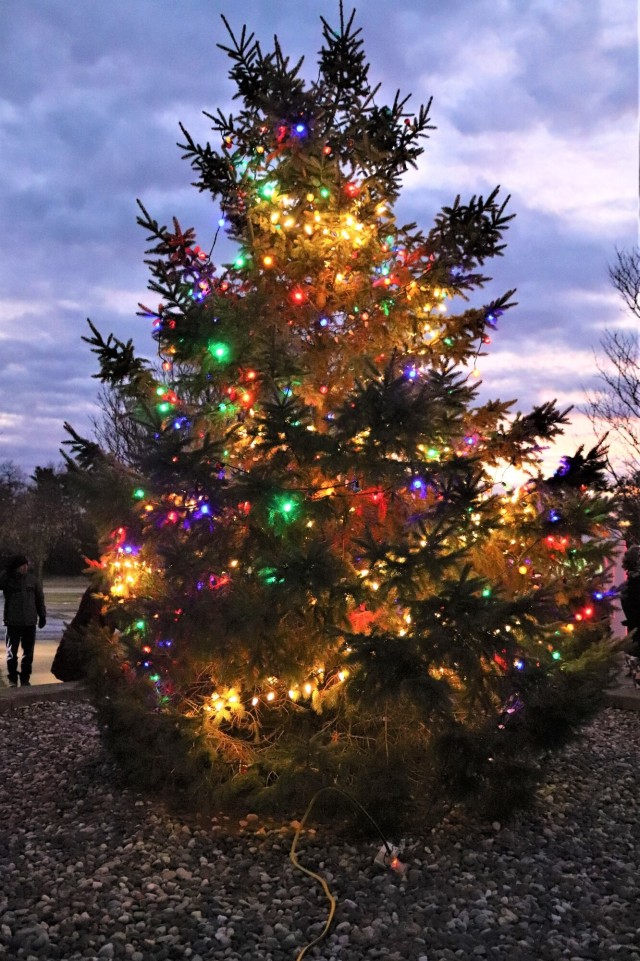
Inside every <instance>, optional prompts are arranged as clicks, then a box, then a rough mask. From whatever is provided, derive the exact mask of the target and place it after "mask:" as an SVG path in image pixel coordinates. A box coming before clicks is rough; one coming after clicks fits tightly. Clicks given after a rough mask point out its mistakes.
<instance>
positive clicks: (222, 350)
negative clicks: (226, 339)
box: [209, 342, 229, 361]
mask: <svg viewBox="0 0 640 961" xmlns="http://www.w3.org/2000/svg"><path fill="white" fill-rule="evenodd" d="M209 353H210V354H212V355H213V356H214V357H215V359H216V360H219V361H223V360H226V359H227V357H228V356H229V348H228V346H227V344H222V343H220V342H218V343H215V344H209Z"/></svg>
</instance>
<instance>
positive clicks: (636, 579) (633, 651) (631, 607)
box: [620, 544, 640, 688]
mask: <svg viewBox="0 0 640 961" xmlns="http://www.w3.org/2000/svg"><path fill="white" fill-rule="evenodd" d="M622 566H623V568H624V570H625V573H626V575H627V578H626V580H625V582H624V584H623V585H622V587H621V588H620V606H621V607H622V610H623V613H624V617H625V619H624V621H623V622H622V623H623V624H624V625H625V626H626V628H627V635H628V636H629V639H630V641H631V643H630V644H628V645H627V647H626V648H625V649H624V650H625V658H624V661H625V667H626V670H627V674H629V675H630V676H631V677H632V678H633V683H634V684H635V686H636V687H638V688H640V546H638V544H632V545H631V547H630V548H629V549H628V550H627V551H626V552H625V555H624V557H623V558H622Z"/></svg>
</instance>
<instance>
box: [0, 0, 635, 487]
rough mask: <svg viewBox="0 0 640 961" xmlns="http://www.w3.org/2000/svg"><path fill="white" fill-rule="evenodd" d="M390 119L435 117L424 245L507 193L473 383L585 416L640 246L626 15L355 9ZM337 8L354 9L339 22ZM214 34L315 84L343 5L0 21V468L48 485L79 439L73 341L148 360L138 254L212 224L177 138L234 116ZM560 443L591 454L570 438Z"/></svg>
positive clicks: (365, 2) (115, 9)
mask: <svg viewBox="0 0 640 961" xmlns="http://www.w3.org/2000/svg"><path fill="white" fill-rule="evenodd" d="M355 6H356V8H357V11H358V13H357V23H358V24H359V25H361V26H362V29H363V37H364V40H365V46H366V50H367V52H368V55H369V58H370V60H371V63H372V77H373V78H374V79H375V80H379V81H381V82H382V92H381V100H382V102H384V100H385V99H391V98H392V97H393V94H394V93H395V90H396V89H397V88H400V90H401V91H403V92H404V93H411V94H412V95H413V103H415V105H416V106H417V105H418V104H419V103H420V102H424V101H426V100H428V99H429V97H431V96H433V108H432V118H433V122H434V123H435V124H436V126H437V130H435V131H434V132H433V133H432V135H431V138H430V140H428V141H426V151H425V154H424V155H423V157H422V160H421V164H420V168H419V170H418V171H417V172H411V173H410V174H409V175H407V178H406V180H405V190H404V192H403V196H402V201H401V204H400V206H399V211H398V213H399V216H400V219H402V220H416V221H417V222H418V224H419V225H420V226H421V227H423V228H424V229H428V228H429V226H430V225H431V222H432V220H433V216H434V214H435V213H437V211H438V209H439V208H440V206H441V205H442V204H443V203H447V202H449V201H450V200H451V199H453V197H454V196H455V195H456V194H457V193H461V194H462V196H463V197H469V196H470V195H471V194H474V193H485V194H486V193H487V192H488V191H489V190H491V189H492V188H493V187H494V186H495V185H497V184H501V185H502V188H503V190H504V191H505V193H509V194H511V197H512V200H511V209H512V211H513V212H515V213H516V214H517V218H516V220H515V221H514V222H513V225H512V228H511V229H510V231H509V234H508V236H507V239H508V241H509V247H508V250H507V251H506V255H505V257H504V258H503V260H502V261H500V262H499V264H498V267H497V269H495V270H494V278H495V286H494V287H493V288H492V292H495V293H499V292H501V291H502V290H504V289H507V288H510V287H517V289H518V295H517V300H518V303H519V306H518V307H517V308H516V309H515V310H514V311H510V312H509V314H508V315H507V317H505V318H504V322H503V323H502V327H501V329H500V330H499V331H498V333H497V334H496V335H495V337H494V338H493V341H494V342H493V344H492V345H491V353H490V355H489V356H488V357H486V358H485V359H484V360H483V361H482V362H481V365H480V367H481V371H482V375H483V390H484V391H485V393H486V394H487V395H489V396H492V397H501V398H502V399H507V398H509V399H510V398H514V397H516V398H518V405H517V409H521V410H527V409H528V408H530V407H531V405H532V404H534V403H539V402H542V401H544V400H550V399H552V398H558V400H559V401H560V402H561V403H563V404H583V403H584V402H585V395H584V391H585V388H589V387H591V388H593V385H594V383H595V372H596V368H595V361H594V351H596V350H597V349H598V347H599V342H600V339H601V337H602V334H603V331H604V330H605V328H609V329H611V328H613V327H614V326H616V325H619V324H624V323H625V322H626V323H629V322H630V320H629V318H628V317H625V314H624V312H623V310H622V306H621V304H620V302H619V301H618V299H617V298H616V295H615V293H614V292H613V290H612V289H611V287H610V284H609V281H608V277H607V266H608V264H609V263H611V262H612V260H613V259H614V256H615V250H616V247H618V248H626V247H629V246H631V245H634V244H635V243H636V242H637V239H638V236H637V229H638V64H637V60H638V27H637V16H638V15H637V4H636V0H562V2H559V0H447V2H446V3H444V2H442V0H394V2H393V3H389V2H388V0H387V2H382V0H359V2H356V3H355ZM345 7H346V9H347V10H349V11H350V10H351V4H350V3H349V2H348V0H345ZM221 13H223V14H225V16H226V17H227V18H228V19H229V21H230V22H231V24H232V25H233V26H235V27H240V26H241V25H242V23H243V22H245V23H247V25H248V26H249V27H250V28H251V29H252V30H254V31H255V33H256V35H257V36H258V37H259V38H260V39H261V40H262V41H263V42H264V46H266V47H269V46H270V43H271V38H272V36H273V35H274V34H277V35H278V36H279V38H280V40H281V43H282V45H283V47H284V49H285V52H287V53H289V54H290V55H291V56H292V57H298V56H299V55H302V54H305V55H306V69H305V75H306V76H307V77H308V78H312V77H313V76H314V74H315V62H316V53H317V50H318V48H319V47H320V45H321V27H320V19H319V18H320V14H322V15H324V16H325V17H326V18H327V19H328V20H329V21H330V22H333V23H335V22H337V14H338V0H322V2H321V0H277V2H276V0H244V3H243V4H241V5H240V4H235V3H231V2H230V0H109V2H108V3H105V2H104V0H82V3H72V2H69V0H29V2H28V3H23V2H20V0H4V2H3V3H2V4H1V5H0V223H1V225H2V238H3V242H2V256H1V257H0V275H1V283H0V462H4V461H7V460H13V461H15V462H17V463H18V464H19V465H20V466H22V467H23V468H24V469H25V470H27V471H31V470H32V469H33V467H34V466H35V465H37V464H40V465H44V464H47V463H52V462H59V460H60V456H59V449H60V445H61V441H62V440H63V439H64V431H63V427H62V424H63V422H64V421H65V420H68V421H70V422H71V423H72V424H73V425H74V426H75V427H76V428H77V429H78V430H80V431H81V432H82V431H86V430H88V425H89V422H90V418H91V415H92V412H93V413H95V398H96V393H97V381H96V380H93V379H92V374H93V373H95V370H96V367H95V364H94V358H93V356H92V355H91V353H90V351H89V349H88V347H87V345H86V344H84V343H83V342H82V340H81V337H82V335H83V334H85V333H86V332H87V328H86V318H87V317H90V318H91V320H92V321H93V322H94V323H95V324H96V326H97V327H98V328H99V329H100V330H101V331H103V332H104V333H108V332H109V331H113V332H114V333H115V334H116V335H117V336H119V337H120V338H122V339H129V338H132V339H133V341H134V343H135V344H136V346H137V347H138V349H139V350H140V352H141V353H147V354H148V353H149V352H150V351H152V342H151V340H150V337H149V331H148V322H146V321H144V320H142V319H141V318H137V317H136V316H135V311H136V305H137V303H138V301H139V300H145V299H146V291H145V288H146V282H147V274H146V268H145V267H144V265H143V262H142V261H143V253H144V247H145V243H144V239H145V238H144V233H143V232H142V231H141V230H140V228H139V227H137V226H136V223H135V219H136V203H135V201H136V198H140V199H141V200H142V201H143V203H144V204H145V206H146V207H147V208H148V209H149V210H150V211H151V213H152V214H153V215H154V216H155V217H156V218H157V219H158V220H160V221H162V222H167V220H169V219H170V218H171V217H172V216H173V215H174V214H175V215H177V216H178V218H179V220H180V221H181V223H182V224H183V226H189V225H192V226H195V227H196V228H197V230H198V235H199V241H200V243H201V245H202V246H203V247H205V248H206V249H208V247H209V246H210V244H211V241H212V238H213V234H214V232H215V226H216V221H217V210H216V209H215V207H214V205H213V204H212V203H211V201H210V200H208V199H207V198H206V197H205V196H203V195H200V194H198V193H197V191H196V190H195V189H194V188H192V187H190V186H189V183H190V180H191V176H190V174H191V171H190V169H189V167H188V165H187V163H186V162H185V161H182V160H181V159H180V151H179V150H178V148H177V147H176V145H175V144H176V140H177V139H178V137H179V129H178V121H182V122H183V123H185V125H186V126H187V128H188V129H190V131H191V132H192V133H193V134H194V136H196V139H200V140H205V139H207V137H208V135H209V126H208V122H207V120H206V118H204V117H203V116H202V110H210V111H215V110H216V109H217V108H218V107H222V108H223V109H227V110H228V109H229V108H230V103H231V100H230V98H231V95H232V93H233V89H232V87H231V85H230V82H229V81H228V79H227V70H228V63H227V60H226V58H225V56H224V55H223V54H222V52H221V51H219V50H218V49H217V48H216V43H217V42H224V40H225V33H224V28H223V25H222V21H221V19H220V14H221ZM574 421H575V425H574V428H573V431H572V436H571V437H570V438H569V439H568V440H567V444H566V445H565V446H566V447H568V448H573V446H575V444H574V441H575V439H576V438H578V439H583V438H584V437H586V438H587V440H588V441H590V440H592V435H591V434H589V433H585V431H586V425H585V422H584V418H581V417H580V416H576V417H575V418H574Z"/></svg>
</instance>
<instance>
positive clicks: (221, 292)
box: [68, 8, 610, 808]
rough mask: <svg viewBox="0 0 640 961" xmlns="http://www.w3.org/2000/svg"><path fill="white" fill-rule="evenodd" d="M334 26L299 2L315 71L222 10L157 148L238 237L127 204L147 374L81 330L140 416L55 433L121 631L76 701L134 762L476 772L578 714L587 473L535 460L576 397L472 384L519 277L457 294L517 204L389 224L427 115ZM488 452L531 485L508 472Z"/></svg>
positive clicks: (417, 775)
mask: <svg viewBox="0 0 640 961" xmlns="http://www.w3.org/2000/svg"><path fill="white" fill-rule="evenodd" d="M353 19H354V18H353V15H351V17H350V18H348V19H346V18H345V17H344V15H343V12H342V8H341V10H340V25H339V27H338V28H337V29H335V30H334V29H333V28H332V27H330V26H329V24H328V23H327V22H326V21H324V20H323V21H322V23H323V46H322V49H321V51H320V57H319V72H318V78H317V80H315V81H314V82H312V83H310V84H305V82H304V81H303V79H302V78H301V66H302V62H301V61H300V62H297V63H295V64H292V63H291V62H290V61H289V59H288V58H287V57H285V55H284V53H283V52H282V50H281V48H280V46H279V44H278V41H277V40H276V41H275V46H274V49H273V50H272V51H271V52H269V53H266V52H264V50H263V48H262V46H261V45H260V44H259V42H257V41H256V40H255V39H254V37H253V35H250V34H248V33H247V31H246V29H245V28H243V29H242V31H241V32H240V34H239V35H236V34H234V33H233V31H232V30H231V28H229V26H228V25H227V29H228V33H229V38H230V39H229V42H228V45H227V46H223V47H222V49H223V50H224V51H225V53H226V54H227V55H228V57H229V58H230V60H231V70H230V77H231V79H232V80H233V81H234V83H235V85H236V88H237V97H238V98H239V100H240V108H239V109H238V111H237V112H236V113H235V114H232V115H230V116H225V115H224V114H223V113H221V112H218V113H216V114H213V115H208V116H210V119H211V120H212V123H213V130H214V132H215V135H216V142H215V143H214V144H213V145H212V144H209V143H206V144H204V145H201V144H198V143H196V142H195V141H194V139H193V138H192V137H191V136H190V134H189V133H188V132H187V131H186V130H185V129H184V128H182V133H183V143H182V144H181V145H180V146H181V147H182V149H183V151H184V155H185V157H186V158H188V160H189V161H190V163H191V167H192V169H193V171H194V172H195V176H196V181H195V186H197V188H198V189H199V190H200V191H202V192H205V193H207V194H209V195H210V196H211V197H212V198H213V199H214V200H216V201H217V202H218V203H219V205H220V208H221V212H222V223H223V225H224V230H225V231H226V233H227V235H228V236H229V237H230V238H231V240H232V241H234V242H235V245H236V247H237V252H236V255H235V259H234V260H233V262H231V263H228V264H225V265H223V266H222V267H221V268H219V269H218V268H216V267H215V266H214V264H213V262H212V261H211V259H210V255H209V254H207V253H206V251H205V250H204V249H202V248H200V247H199V246H197V244H196V237H195V236H194V232H193V231H192V230H183V229H182V228H181V226H180V224H179V223H178V221H177V220H174V222H173V225H172V226H171V227H167V226H162V225H160V224H159V223H158V222H157V221H156V220H154V219H153V217H152V216H151V215H150V214H149V213H148V212H147V211H146V209H145V208H144V207H143V206H142V205H140V206H141V214H140V216H139V223H140V224H141V225H142V227H143V228H144V229H145V231H146V232H147V234H148V237H149V239H150V243H151V248H150V250H149V260H148V261H147V262H148V264H149V267H150V271H151V282H150V289H151V290H152V291H153V292H154V293H155V294H156V295H158V296H159V298H160V304H159V306H158V307H157V308H148V307H145V306H142V305H141V315H142V316H143V317H146V318H148V320H149V321H150V322H151V324H152V325H153V332H154V337H155V340H156V341H157V345H158V351H159V357H160V366H161V369H159V370H158V371H156V370H154V369H153V367H152V366H151V365H149V364H148V363H146V362H144V361H142V360H141V359H140V358H138V357H137V356H136V354H135V351H134V348H133V345H132V343H131V341H129V342H127V343H123V342H121V341H119V340H118V339H117V338H114V337H113V336H109V337H108V338H107V339H104V338H103V337H102V335H101V334H100V333H99V332H98V331H97V329H96V328H95V327H93V326H92V327H91V336H89V337H88V338H87V340H88V342H89V343H90V345H91V348H92V350H93V351H94V352H95V353H96V354H97V356H98V358H99V361H100V374H99V376H100V379H101V381H102V383H103V385H104V386H105V387H106V389H107V390H108V391H112V392H113V395H114V397H115V399H116V401H115V405H114V409H116V408H117V409H118V411H119V412H120V413H121V412H122V410H126V411H128V412H129V414H130V416H131V418H132V420H133V421H134V423H135V430H133V431H132V432H131V433H130V435H129V436H130V438H133V440H132V441H131V442H128V444H127V450H126V457H124V458H122V459H121V460H118V459H117V458H116V457H114V456H113V453H110V452H108V451H104V450H101V449H100V447H99V446H98V445H97V444H96V443H94V442H91V441H87V440H85V439H83V438H81V437H80V436H78V435H77V434H76V433H75V432H74V431H73V430H72V428H68V429H69V430H70V432H71V435H72V437H71V440H70V441H69V443H70V445H71V448H72V452H73V457H74V461H73V463H74V464H75V465H76V468H77V469H78V470H79V471H82V472H83V473H84V475H85V478H86V480H87V482H88V483H89V484H90V485H93V489H94V491H95V492H96V495H97V497H96V517H97V518H98V520H99V521H100V523H101V525H102V528H103V530H104V531H105V541H104V555H103V558H102V560H101V576H106V578H107V582H108V593H109V597H110V603H111V611H110V615H109V616H110V618H111V622H112V623H113V622H114V621H115V622H117V623H118V625H119V627H120V634H119V635H116V636H117V637H119V640H118V641H117V642H114V641H113V640H111V641H109V642H108V643H107V641H106V640H105V642H104V645H103V647H104V649H106V650H108V658H107V659H102V660H101V661H100V665H101V671H102V673H101V675H100V679H99V692H100V696H99V706H100V708H101V710H102V712H103V717H104V720H105V721H106V722H107V725H108V730H109V731H110V738H111V741H112V744H113V746H114V748H115V749H116V750H117V751H119V753H120V755H121V757H122V760H123V763H125V764H128V765H129V767H130V770H131V772H132V773H135V774H136V775H137V776H138V777H139V778H143V779H144V778H146V780H147V782H148V783H150V784H151V783H159V782H160V779H161V778H164V777H169V776H170V777H172V778H173V781H174V782H177V781H179V782H180V783H181V784H182V785H183V786H186V785H188V784H190V785H197V787H198V788H201V787H202V784H203V779H204V781H205V782H206V783H207V784H208V788H209V791H210V792H212V791H213V787H212V785H213V784H215V783H219V784H227V783H228V784H230V785H232V786H239V787H241V789H242V790H245V791H247V792H249V791H250V790H251V791H253V793H252V794H251V795H250V797H251V802H250V803H252V804H257V803H259V802H260V799H261V798H263V797H264V796H265V795H269V793H270V792H273V793H275V794H278V791H280V794H279V796H280V797H282V795H283V793H284V791H285V787H284V786H285V785H286V786H287V787H286V789H287V790H291V791H292V792H293V795H292V797H294V798H301V797H303V796H305V795H306V796H308V794H309V792H310V791H311V790H312V789H314V788H316V787H318V786H319V785H320V784H323V783H334V782H336V783H339V784H341V785H342V786H343V787H345V788H347V789H349V790H352V791H354V792H355V793H356V794H358V793H359V792H360V793H361V794H362V793H363V792H364V793H366V794H367V795H368V798H369V800H370V801H371V802H372V803H373V797H372V796H373V794H375V788H374V787H373V783H374V782H373V780H372V778H373V775H372V772H374V771H376V772H378V774H379V777H377V780H376V781H375V783H376V784H378V793H379V795H380V806H381V808H383V807H385V806H386V807H387V808H389V801H390V799H392V798H395V801H394V803H395V802H396V801H397V806H398V808H399V807H400V806H401V803H402V802H403V801H404V802H407V801H408V799H409V795H410V794H413V796H414V798H415V796H416V794H417V793H419V792H418V791H417V790H416V784H420V783H422V784H423V786H424V785H425V784H427V783H430V782H429V779H430V778H431V779H432V778H433V777H434V776H435V774H436V773H437V774H438V776H439V777H444V776H446V777H448V778H449V781H450V783H451V784H453V783H454V782H455V783H456V784H457V785H458V786H464V785H465V784H466V785H467V786H473V787H474V790H477V789H478V785H482V784H484V785H487V786H488V790H489V791H491V790H494V792H495V788H494V787H492V785H494V784H495V783H496V781H495V778H493V775H494V773H495V772H498V774H497V775H496V777H499V773H500V772H503V773H504V772H511V773H512V772H513V771H514V770H520V769H522V770H524V763H525V762H524V761H523V758H526V757H528V756H529V754H528V752H529V751H530V749H531V747H532V745H534V744H542V743H547V742H548V741H549V731H548V728H545V725H544V723H543V722H544V719H545V717H548V716H549V714H548V712H549V705H550V704H553V705H554V706H556V707H557V706H558V705H559V706H560V707H561V710H559V711H558V710H555V711H554V715H553V716H554V724H558V725H560V726H561V727H562V729H563V730H564V728H566V727H569V726H570V723H571V722H573V721H574V720H575V719H576V718H577V715H578V714H579V703H580V698H579V697H578V696H577V693H578V686H579V685H578V680H580V679H581V683H582V682H584V683H583V684H582V687H581V688H580V690H581V691H584V690H585V689H586V688H585V684H586V681H585V677H586V676H587V674H585V670H586V665H587V664H590V665H593V663H595V662H598V657H599V656H600V654H601V651H602V647H601V646H598V642H599V641H600V640H602V638H604V637H605V636H606V632H607V627H606V625H607V620H606V614H607V598H606V595H607V583H606V563H605V561H606V557H607V552H608V550H609V547H610V544H609V542H608V541H607V540H606V537H607V534H608V530H609V527H608V525H609V505H608V501H607V495H606V493H603V492H602V491H600V490H599V489H598V485H593V484H592V483H591V481H593V479H594V476H595V475H594V472H593V470H592V471H591V475H590V481H589V483H590V485H591V486H587V484H581V483H575V484H574V483H569V480H570V479H571V480H573V475H572V476H571V478H570V477H569V474H570V472H568V471H565V472H564V474H563V473H562V471H561V472H560V474H559V475H558V476H557V477H556V478H551V479H548V480H547V481H545V480H543V479H541V478H540V476H538V465H539V457H540V452H541V450H542V449H543V448H544V446H545V445H547V444H548V442H549V441H551V440H552V439H554V438H555V437H557V436H558V435H559V434H560V433H561V431H562V427H563V425H564V424H566V423H567V414H568V411H562V410H559V409H558V408H557V406H556V404H555V402H551V403H544V404H542V405H540V406H538V407H536V408H535V409H534V410H533V411H532V412H531V413H529V414H524V415H523V414H519V413H518V414H514V413H513V406H514V402H512V401H509V402H501V401H489V402H485V403H481V402H480V401H479V399H478V391H479V381H478V380H477V377H475V376H474V374H475V361H476V359H477V357H478V356H479V355H480V354H481V353H482V352H483V350H484V349H485V346H486V345H487V344H488V343H489V341H490V335H491V334H492V333H493V331H494V330H495V328H496V327H497V325H498V322H499V318H500V317H501V316H502V315H503V314H504V313H505V311H507V310H508V309H509V308H511V307H512V306H513V300H512V297H513V293H514V291H511V290H509V291H506V292H505V293H504V294H503V295H502V296H500V297H498V298H497V299H494V300H492V301H491V302H490V303H486V304H483V305H480V306H473V305H472V298H473V296H474V295H475V294H477V292H478V291H481V290H482V288H483V287H484V286H485V284H486V283H487V281H488V280H489V278H488V277H487V276H486V275H485V273H484V268H485V264H486V263H487V262H488V261H490V260H491V259H492V258H494V257H498V256H501V255H502V253H503V249H504V242H503V238H504V234H505V231H506V230H507V229H508V225H509V221H510V219H511V217H512V216H513V215H512V214H510V213H507V211H506V203H507V201H506V200H503V199H502V198H501V197H500V195H499V190H498V189H495V190H493V191H492V192H491V193H490V194H489V195H488V196H487V197H483V196H474V197H472V198H471V199H470V200H469V201H468V202H464V201H462V200H461V199H460V197H457V198H456V199H455V200H454V201H453V203H452V204H451V205H450V206H446V207H444V208H443V209H442V210H441V211H440V213H439V214H437V216H436V218H435V223H434V226H433V227H432V228H431V230H430V231H429V232H428V233H423V232H422V231H421V230H420V229H418V228H417V227H416V225H415V224H407V225H401V224H399V223H398V222H397V220H396V217H395V214H394V203H395V201H396V200H397V198H398V194H399V190H400V183H401V177H402V175H403V173H404V172H405V171H406V170H407V168H408V167H409V166H415V165H416V161H417V159H418V157H419V156H420V154H421V153H422V151H423V147H422V145H421V142H422V140H423V138H425V137H426V136H427V135H428V132H429V131H430V130H431V125H430V120H429V107H428V106H427V107H420V108H419V109H418V110H417V111H416V112H412V111H410V109H409V105H408V98H403V97H401V96H400V94H396V96H395V97H394V98H393V100H391V101H390V102H388V103H384V104H381V103H380V102H379V90H378V88H377V87H376V88H373V87H372V85H371V83H370V80H369V65H368V63H367V61H366V58H365V54H364V50H363V43H362V39H361V36H360V31H359V30H358V29H356V28H355V27H354V24H353ZM225 24H226V21H225ZM457 305H460V308H461V309H459V310H457V309H456V307H457ZM582 460H583V461H584V458H583V459H582ZM587 460H589V458H587ZM581 463H582V462H581ZM504 465H512V466H515V467H517V468H521V469H523V470H527V471H528V472H529V474H530V475H532V477H533V479H532V480H530V481H529V482H528V483H527V484H525V485H524V486H523V487H521V488H519V489H517V490H511V491H506V490H505V488H504V487H503V486H501V485H500V484H499V483H497V482H496V480H495V478H496V476H497V471H498V469H499V468H501V467H502V466H504ZM590 466H591V467H593V461H590ZM582 467H584V464H583V463H582ZM596 467H597V465H596ZM596 474H597V470H596ZM565 475H566V476H565ZM107 532H110V533H108V536H107ZM594 652H595V653H594ZM589 678H590V679H591V680H593V676H592V674H589ZM569 681H570V682H571V683H569ZM576 685H578V686H576ZM594 690H595V688H593V687H591V686H590V687H589V688H588V691H589V696H590V697H591V696H592V694H593V692H594ZM105 695H106V696H105ZM565 695H566V696H565ZM567 698H570V700H571V704H572V706H571V710H570V711H567V710H565V709H566V702H567ZM563 711H564V713H563ZM574 715H575V716H574ZM458 761H460V763H457V762H458ZM454 762H455V763H454ZM169 771H171V772H172V774H171V775H169V774H168V773H167V772H169ZM298 775H299V776H298ZM363 784H367V785H368V786H367V788H362V789H361V788H360V787H359V785H363ZM391 785H393V787H392V786H391ZM412 785H413V786H412ZM296 792H299V793H296ZM210 796H212V795H211V793H210ZM215 796H216V797H220V794H219V793H218V795H215Z"/></svg>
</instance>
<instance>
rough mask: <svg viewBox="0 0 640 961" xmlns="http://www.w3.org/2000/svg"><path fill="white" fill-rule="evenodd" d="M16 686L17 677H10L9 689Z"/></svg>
mask: <svg viewBox="0 0 640 961" xmlns="http://www.w3.org/2000/svg"><path fill="white" fill-rule="evenodd" d="M17 686H18V678H17V677H10V678H9V687H17Z"/></svg>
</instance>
